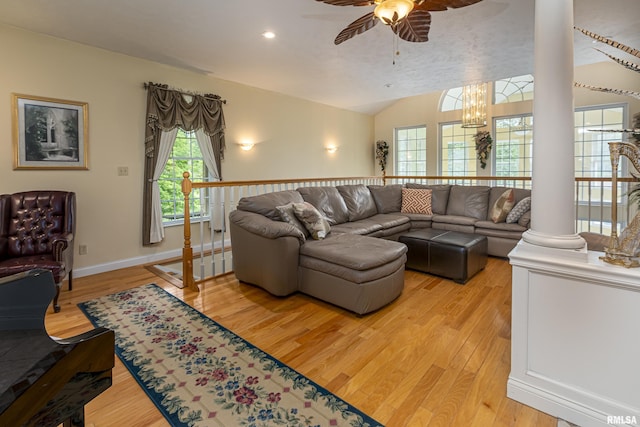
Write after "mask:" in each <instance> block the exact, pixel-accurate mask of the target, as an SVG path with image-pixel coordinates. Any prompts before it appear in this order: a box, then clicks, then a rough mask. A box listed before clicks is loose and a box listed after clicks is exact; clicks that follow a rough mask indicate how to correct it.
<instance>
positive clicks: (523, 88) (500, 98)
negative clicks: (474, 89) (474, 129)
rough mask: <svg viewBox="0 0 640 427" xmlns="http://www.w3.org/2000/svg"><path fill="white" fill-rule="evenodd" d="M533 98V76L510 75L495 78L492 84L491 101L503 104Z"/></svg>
mask: <svg viewBox="0 0 640 427" xmlns="http://www.w3.org/2000/svg"><path fill="white" fill-rule="evenodd" d="M530 99H533V76H532V75H531V74H526V75H524V76H517V77H511V78H508V79H502V80H496V81H495V82H494V84H493V103H494V104H505V103H508V102H519V101H527V100H530Z"/></svg>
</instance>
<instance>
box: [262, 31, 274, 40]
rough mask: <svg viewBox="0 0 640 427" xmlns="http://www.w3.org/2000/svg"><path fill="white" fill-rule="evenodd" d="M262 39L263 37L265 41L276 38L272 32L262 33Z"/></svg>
mask: <svg viewBox="0 0 640 427" xmlns="http://www.w3.org/2000/svg"><path fill="white" fill-rule="evenodd" d="M262 37H264V38H265V39H273V38H275V37H276V33H274V32H273V31H265V32H264V33H262Z"/></svg>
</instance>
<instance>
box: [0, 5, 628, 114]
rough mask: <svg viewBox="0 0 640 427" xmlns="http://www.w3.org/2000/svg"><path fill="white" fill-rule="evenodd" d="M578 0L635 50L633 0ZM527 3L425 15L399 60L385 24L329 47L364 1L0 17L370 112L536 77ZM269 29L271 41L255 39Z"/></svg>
mask: <svg viewBox="0 0 640 427" xmlns="http://www.w3.org/2000/svg"><path fill="white" fill-rule="evenodd" d="M574 4H575V6H574V8H575V25H576V26H579V27H583V28H586V29H588V30H590V31H593V32H595V33H598V34H601V35H604V36H609V37H611V38H614V39H616V40H617V41H619V42H622V43H625V44H629V45H631V46H634V47H638V46H640V31H638V28H639V27H640V0H607V1H603V0H575V2H574ZM533 9H534V0H483V1H481V2H480V3H477V4H475V5H472V6H468V7H464V8H460V9H452V10H448V11H446V12H433V13H432V24H431V31H430V33H429V38H430V41H429V42H427V43H408V42H404V41H402V40H400V41H399V42H398V45H397V50H398V51H399V55H394V51H395V49H394V37H393V33H392V32H391V30H390V29H389V28H387V27H385V26H383V25H381V24H379V25H377V26H376V27H374V28H373V29H371V30H369V31H367V32H365V33H364V34H361V35H358V36H356V37H354V38H353V39H351V40H348V41H346V42H344V43H343V44H341V45H339V46H335V45H334V44H333V40H334V38H335V36H336V35H337V34H338V33H339V32H340V30H342V29H343V28H344V27H346V26H347V25H348V24H349V23H350V22H352V21H354V20H355V19H357V18H359V17H360V16H362V15H364V14H365V13H367V12H369V11H371V10H372V7H350V6H349V7H338V6H331V5H327V4H324V3H321V2H318V1H315V0H241V1H238V0H233V1H222V0H109V1H104V0H56V1H51V0H20V1H13V0H11V1H10V0H3V1H1V2H0V22H4V23H6V24H9V25H12V26H15V27H20V28H24V29H27V30H31V31H35V32H38V33H43V34H48V35H51V36H54V37H59V38H63V39H67V40H72V41H76V42H80V43H84V44H87V45H91V46H96V47H100V48H104V49H107V50H110V51H114V52H119V53H123V54H127V55H131V56H135V57H139V58H145V59H149V60H152V61H156V62H160V63H164V64H168V65H173V66H176V67H181V68H185V69H189V70H193V71H196V72H201V73H205V74H210V75H212V76H214V77H217V78H220V79H224V80H231V81H234V82H238V83H242V84H246V85H249V86H255V87H258V88H262V89H266V90H271V91H275V92H280V93H283V94H287V95H291V96H295V97H299V98H303V99H308V100H312V101H316V102H320V103H323V104H328V105H332V106H335V107H339V108H344V109H349V110H353V111H359V112H365V113H370V114H372V113H375V112H377V111H379V110H380V109H381V108H383V107H384V106H386V105H389V104H390V103H391V102H393V101H394V100H397V99H399V98H404V97H407V96H412V95H418V94H423V93H429V92H433V91H438V90H443V89H447V88H451V87H456V86H461V85H462V84H464V83H465V82H472V81H490V80H495V79H498V78H503V77H510V76H515V75H521V74H527V73H532V72H533V16H534V10H533ZM266 30H271V31H274V32H275V33H276V34H277V37H276V38H275V39H273V40H266V39H264V38H262V37H261V34H262V33H263V32H264V31H266ZM592 47H593V44H592V42H591V40H590V39H588V38H587V37H586V36H584V35H582V34H580V33H578V32H576V33H575V53H576V55H575V64H576V65H584V64H589V63H593V62H600V61H605V60H607V59H606V58H605V57H604V56H603V55H602V54H600V53H598V52H596V51H595V50H594V49H593V48H592ZM548 48H549V49H552V48H553V46H549V47H548ZM625 59H627V58H625ZM394 62H395V64H394ZM166 83H169V84H170V82H166Z"/></svg>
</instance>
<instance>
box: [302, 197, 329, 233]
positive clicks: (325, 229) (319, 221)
mask: <svg viewBox="0 0 640 427" xmlns="http://www.w3.org/2000/svg"><path fill="white" fill-rule="evenodd" d="M293 212H294V214H295V215H296V218H298V220H300V222H301V223H302V224H303V225H304V226H305V228H306V229H307V230H308V231H309V233H311V237H313V238H314V239H315V240H321V239H324V238H325V237H327V234H328V233H329V231H330V230H331V226H330V225H329V222H328V221H327V220H326V218H325V217H324V216H322V214H321V213H320V211H318V209H316V208H315V207H314V206H313V205H312V204H311V203H309V202H302V203H294V204H293Z"/></svg>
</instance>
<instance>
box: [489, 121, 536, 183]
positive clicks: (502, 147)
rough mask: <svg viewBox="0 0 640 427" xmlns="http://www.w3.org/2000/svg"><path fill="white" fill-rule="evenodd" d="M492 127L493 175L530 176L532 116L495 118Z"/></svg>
mask: <svg viewBox="0 0 640 427" xmlns="http://www.w3.org/2000/svg"><path fill="white" fill-rule="evenodd" d="M494 129H495V138H494V139H495V141H494V150H493V151H494V159H495V161H494V168H495V170H494V175H495V176H531V166H532V163H533V152H532V149H533V147H532V144H533V116H532V115H530V114H529V115H523V116H511V117H503V118H499V119H495V121H494ZM527 185H529V186H530V185H531V184H530V183H528V184H527Z"/></svg>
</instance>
